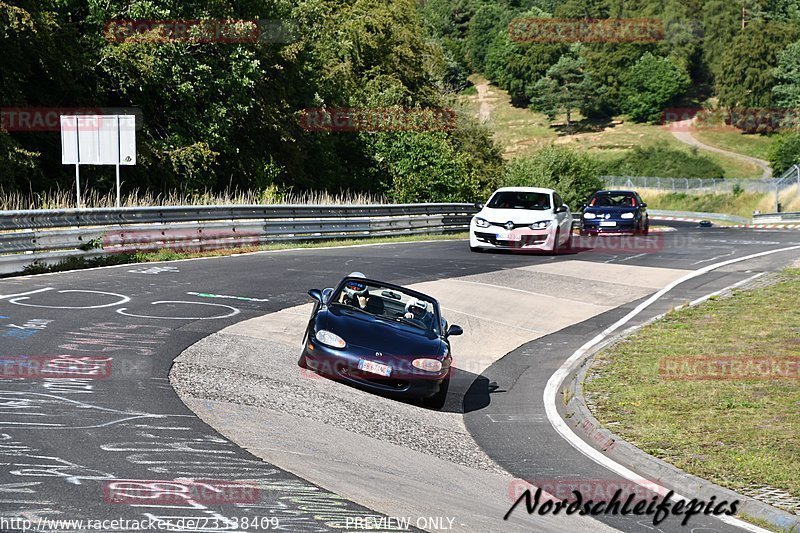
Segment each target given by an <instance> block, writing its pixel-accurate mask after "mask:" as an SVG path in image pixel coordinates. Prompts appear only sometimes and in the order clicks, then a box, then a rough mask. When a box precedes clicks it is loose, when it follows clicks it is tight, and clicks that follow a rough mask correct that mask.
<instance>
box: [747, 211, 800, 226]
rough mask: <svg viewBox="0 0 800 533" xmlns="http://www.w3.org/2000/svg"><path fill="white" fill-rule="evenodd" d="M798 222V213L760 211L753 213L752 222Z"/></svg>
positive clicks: (799, 219)
mask: <svg viewBox="0 0 800 533" xmlns="http://www.w3.org/2000/svg"><path fill="white" fill-rule="evenodd" d="M790 222H800V213H761V214H758V215H753V224H771V223H778V224H780V223H790Z"/></svg>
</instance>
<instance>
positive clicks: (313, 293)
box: [308, 289, 324, 303]
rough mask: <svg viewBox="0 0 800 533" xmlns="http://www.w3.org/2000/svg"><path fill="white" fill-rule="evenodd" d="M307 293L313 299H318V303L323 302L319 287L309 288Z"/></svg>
mask: <svg viewBox="0 0 800 533" xmlns="http://www.w3.org/2000/svg"><path fill="white" fill-rule="evenodd" d="M308 295H309V296H311V297H312V298H313V299H315V300H316V301H318V302H319V303H324V302H323V301H322V291H321V290H319V289H311V290H310V291H308Z"/></svg>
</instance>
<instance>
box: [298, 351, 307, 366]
mask: <svg viewBox="0 0 800 533" xmlns="http://www.w3.org/2000/svg"><path fill="white" fill-rule="evenodd" d="M297 366H299V367H300V368H303V369H306V370H308V363H307V362H306V354H300V360H299V361H297Z"/></svg>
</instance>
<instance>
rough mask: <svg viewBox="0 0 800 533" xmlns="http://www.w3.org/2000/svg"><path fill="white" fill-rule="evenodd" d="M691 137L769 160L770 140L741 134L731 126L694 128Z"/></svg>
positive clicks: (749, 134)
mask: <svg viewBox="0 0 800 533" xmlns="http://www.w3.org/2000/svg"><path fill="white" fill-rule="evenodd" d="M692 136H693V137H694V138H695V139H697V140H698V141H700V142H702V143H704V144H707V145H709V146H714V147H716V148H721V149H723V150H728V151H730V152H736V153H739V154H743V155H749V156H750V157H757V158H758V159H764V160H767V159H769V148H770V144H772V138H771V137H770V136H769V135H761V134H758V133H743V132H742V131H741V130H738V129H736V128H734V127H732V126H717V127H715V128H713V129H704V128H695V129H693V130H692Z"/></svg>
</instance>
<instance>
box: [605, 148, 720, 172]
mask: <svg viewBox="0 0 800 533" xmlns="http://www.w3.org/2000/svg"><path fill="white" fill-rule="evenodd" d="M602 173H603V174H605V175H609V176H659V177H664V178H724V177H725V172H724V170H723V169H722V167H720V166H719V165H717V164H716V163H715V162H713V161H711V160H710V159H708V158H707V157H704V156H700V155H697V154H696V153H695V154H689V153H686V152H683V151H679V150H672V149H669V148H663V147H660V146H647V147H644V148H642V147H638V146H637V147H636V148H635V149H634V150H633V151H632V152H630V153H628V154H627V155H625V156H624V157H622V158H621V159H618V160H616V161H611V162H608V163H605V164H604V165H603V168H602Z"/></svg>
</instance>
